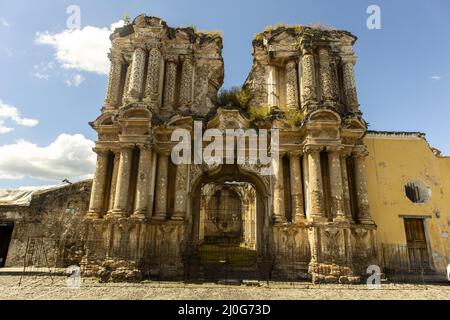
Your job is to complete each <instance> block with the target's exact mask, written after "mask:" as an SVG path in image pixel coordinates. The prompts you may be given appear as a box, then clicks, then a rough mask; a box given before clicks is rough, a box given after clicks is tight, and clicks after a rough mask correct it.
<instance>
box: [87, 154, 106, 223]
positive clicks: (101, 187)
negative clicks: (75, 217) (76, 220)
mask: <svg viewBox="0 0 450 320" xmlns="http://www.w3.org/2000/svg"><path fill="white" fill-rule="evenodd" d="M94 151H95V152H96V153H97V164H96V166H95V174H94V180H93V181H92V189H91V199H90V201H89V211H88V214H87V216H86V217H87V218H88V219H98V218H101V215H102V213H103V210H104V209H105V208H103V197H104V195H105V186H106V175H107V170H108V150H103V149H94Z"/></svg>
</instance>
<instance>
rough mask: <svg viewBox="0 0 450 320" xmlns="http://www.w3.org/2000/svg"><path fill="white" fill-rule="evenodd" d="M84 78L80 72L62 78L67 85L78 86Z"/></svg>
mask: <svg viewBox="0 0 450 320" xmlns="http://www.w3.org/2000/svg"><path fill="white" fill-rule="evenodd" d="M84 80H85V78H84V77H83V76H82V75H81V74H75V75H73V76H72V77H70V78H68V79H66V80H64V83H65V84H66V85H67V86H69V87H72V86H73V87H78V86H79V85H80V84H81V83H82V82H83V81H84Z"/></svg>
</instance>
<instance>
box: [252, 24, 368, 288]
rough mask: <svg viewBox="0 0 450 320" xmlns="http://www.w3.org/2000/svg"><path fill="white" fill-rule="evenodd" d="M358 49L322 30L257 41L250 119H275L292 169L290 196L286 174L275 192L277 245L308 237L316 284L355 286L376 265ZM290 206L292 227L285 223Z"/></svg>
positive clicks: (271, 31) (271, 32) (286, 30)
mask: <svg viewBox="0 0 450 320" xmlns="http://www.w3.org/2000/svg"><path fill="white" fill-rule="evenodd" d="M355 41H356V37H355V36H353V35H352V34H350V33H349V32H345V31H337V30H330V29H324V28H321V27H303V26H293V27H287V26H280V27H275V28H267V29H266V30H265V31H264V32H262V33H260V34H257V35H256V37H255V39H254V41H253V57H254V62H253V67H252V70H251V72H250V75H249V77H248V78H247V81H246V83H245V86H244V88H245V90H247V91H248V93H249V94H250V96H251V97H252V99H251V101H250V103H249V110H250V113H251V114H259V115H261V114H263V115H264V114H267V115H269V116H270V115H273V116H274V118H275V119H276V120H274V121H273V125H274V126H276V127H279V128H280V130H281V132H280V135H281V141H280V157H281V158H283V157H287V158H288V162H289V163H290V170H288V174H289V175H290V186H289V187H290V191H288V192H286V190H285V188H286V186H285V185H284V184H283V181H286V180H285V179H283V174H286V170H285V171H284V172H283V170H281V171H280V172H279V174H278V176H277V177H276V179H275V183H274V184H273V187H274V190H273V196H274V199H273V216H274V220H275V224H274V228H273V230H274V233H273V234H274V238H277V237H278V236H279V234H280V233H281V234H282V233H286V230H289V229H291V231H290V233H291V234H301V231H302V228H303V226H304V227H305V228H306V229H307V230H308V240H309V246H310V250H311V260H310V263H309V273H310V274H311V275H312V278H313V280H314V281H315V282H317V281H330V282H336V281H340V282H347V281H357V280H358V279H357V276H358V275H360V274H363V273H364V272H365V269H366V268H367V266H368V265H370V264H372V263H376V243H375V229H376V226H375V224H374V222H373V220H372V218H371V215H370V210H369V203H368V198H367V185H366V176H365V167H364V157H365V156H366V155H367V152H366V148H365V146H364V144H363V141H362V138H363V136H364V134H365V132H366V129H367V125H366V122H365V121H364V120H363V119H362V114H361V112H360V111H359V104H358V98H357V93H356V84H355V78H354V64H355V62H356V56H355V54H354V52H353V47H352V46H353V44H354V43H355ZM280 161H282V160H280ZM286 204H288V206H289V208H290V210H291V213H288V214H290V216H292V217H293V223H286V213H287V212H288V210H286ZM300 226H302V227H300ZM288 233H289V232H288ZM296 237H297V242H298V240H299V238H298V236H294V238H296ZM294 242H295V241H294ZM274 244H275V247H277V246H278V245H279V241H274ZM275 252H276V249H275Z"/></svg>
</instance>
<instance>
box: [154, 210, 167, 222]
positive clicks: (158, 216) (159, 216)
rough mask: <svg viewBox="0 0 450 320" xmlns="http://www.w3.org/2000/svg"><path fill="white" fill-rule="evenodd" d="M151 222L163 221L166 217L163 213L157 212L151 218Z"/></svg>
mask: <svg viewBox="0 0 450 320" xmlns="http://www.w3.org/2000/svg"><path fill="white" fill-rule="evenodd" d="M152 220H156V221H163V220H167V215H166V214H165V213H161V212H159V213H158V212H157V213H155V215H154V216H153V217H152Z"/></svg>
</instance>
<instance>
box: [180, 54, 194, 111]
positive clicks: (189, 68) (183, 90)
mask: <svg viewBox="0 0 450 320" xmlns="http://www.w3.org/2000/svg"><path fill="white" fill-rule="evenodd" d="M193 77H194V64H193V61H192V58H191V57H190V56H185V57H184V60H183V66H182V71H181V85H180V110H181V111H186V110H189V109H190V108H191V104H192V90H193V87H192V85H193Z"/></svg>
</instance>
